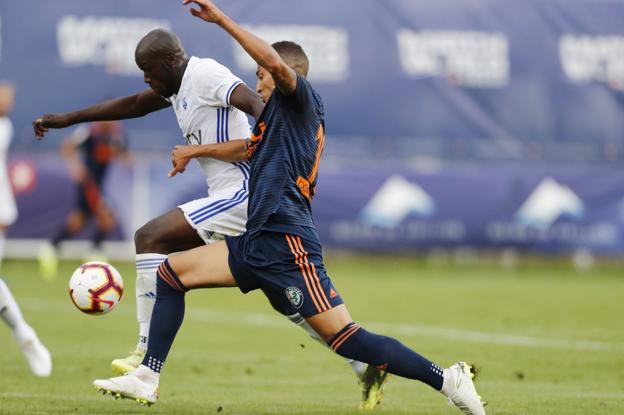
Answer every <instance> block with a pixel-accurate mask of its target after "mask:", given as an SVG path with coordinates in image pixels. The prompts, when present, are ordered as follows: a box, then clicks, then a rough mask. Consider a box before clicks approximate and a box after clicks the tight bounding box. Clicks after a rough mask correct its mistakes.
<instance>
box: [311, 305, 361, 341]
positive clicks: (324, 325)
mask: <svg viewBox="0 0 624 415" xmlns="http://www.w3.org/2000/svg"><path fill="white" fill-rule="evenodd" d="M306 321H307V322H308V324H309V325H310V326H311V327H312V328H313V329H314V331H316V332H317V333H318V334H319V336H321V337H322V338H323V340H325V341H328V340H329V339H331V338H332V337H334V336H335V335H336V334H337V333H338V332H339V331H340V330H342V328H344V326H346V325H347V324H349V323H351V322H352V321H353V319H352V318H351V315H350V314H349V310H347V306H346V305H344V304H340V305H337V306H336V307H334V308H331V309H329V310H327V311H324V312H322V313H319V314H315V315H313V316H311V317H307V318H306Z"/></svg>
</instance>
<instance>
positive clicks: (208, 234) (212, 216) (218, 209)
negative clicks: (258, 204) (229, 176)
mask: <svg viewBox="0 0 624 415" xmlns="http://www.w3.org/2000/svg"><path fill="white" fill-rule="evenodd" d="M178 207H179V208H180V209H182V212H184V216H185V217H186V220H187V221H188V223H189V224H190V225H191V226H192V227H193V228H194V229H195V230H196V231H197V234H198V235H199V237H200V238H202V240H203V241H204V242H206V243H207V244H210V243H213V242H216V241H221V240H223V239H224V237H225V235H229V236H236V235H240V234H241V233H244V232H245V225H246V224H247V192H246V190H245V189H241V190H239V191H238V192H229V193H225V192H222V193H219V194H217V195H210V196H208V197H204V198H202V199H196V200H193V201H191V202H188V203H185V204H183V205H180V206H178Z"/></svg>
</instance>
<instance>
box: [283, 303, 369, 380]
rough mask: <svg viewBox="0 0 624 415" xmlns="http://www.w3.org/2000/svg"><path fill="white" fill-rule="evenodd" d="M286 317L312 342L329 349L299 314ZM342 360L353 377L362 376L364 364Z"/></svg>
mask: <svg viewBox="0 0 624 415" xmlns="http://www.w3.org/2000/svg"><path fill="white" fill-rule="evenodd" d="M287 317H288V320H290V321H291V322H292V323H294V324H296V325H298V326H299V327H301V328H302V329H304V330H305V331H306V332H308V334H309V335H310V337H312V338H313V339H314V340H316V341H317V342H319V343H321V344H322V345H323V346H325V347H329V345H328V344H327V343H325V340H323V338H322V337H321V336H319V334H318V333H317V332H316V331H315V330H314V329H313V328H312V326H310V325H309V324H308V322H307V321H306V320H305V318H303V317H301V315H300V314H299V313H297V314H293V315H290V316H287ZM344 360H346V362H347V363H348V364H349V366H351V369H353V372H355V376H357V377H358V378H360V377H362V375H363V374H364V371H365V370H366V363H363V362H360V361H358V360H353V359H347V358H344Z"/></svg>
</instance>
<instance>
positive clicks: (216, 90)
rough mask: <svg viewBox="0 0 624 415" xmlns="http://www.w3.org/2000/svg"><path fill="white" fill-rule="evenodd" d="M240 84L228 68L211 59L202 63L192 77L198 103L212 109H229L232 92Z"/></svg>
mask: <svg viewBox="0 0 624 415" xmlns="http://www.w3.org/2000/svg"><path fill="white" fill-rule="evenodd" d="M242 83H243V81H241V80H240V78H238V77H237V76H235V75H234V74H232V72H230V70H229V69H228V68H226V67H225V66H223V65H221V64H220V63H218V62H217V61H214V60H212V59H205V60H204V61H202V62H201V63H200V64H199V66H198V68H197V73H196V74H194V76H193V88H194V89H195V90H196V91H197V95H198V98H199V101H200V102H202V103H204V104H207V105H210V106H213V107H229V106H230V97H231V95H232V92H233V91H234V89H235V88H236V87H237V86H238V85H240V84H242Z"/></svg>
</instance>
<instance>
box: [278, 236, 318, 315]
mask: <svg viewBox="0 0 624 415" xmlns="http://www.w3.org/2000/svg"><path fill="white" fill-rule="evenodd" d="M284 236H286V242H288V246H289V247H290V252H292V254H293V255H294V256H295V263H296V264H297V265H299V268H300V269H301V274H303V280H304V281H305V285H306V287H307V288H308V293H309V294H310V297H311V298H312V302H313V303H314V306H315V307H316V311H317V312H319V313H320V312H321V311H323V310H322V309H321V307H320V306H319V303H318V302H317V301H316V297H315V295H314V293H313V292H312V289H311V288H310V282H309V281H308V275H307V274H306V271H305V268H304V267H303V264H302V263H301V254H299V253H297V251H296V250H295V244H294V241H293V240H291V238H292V237H291V236H290V235H286V234H285V235H284Z"/></svg>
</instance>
